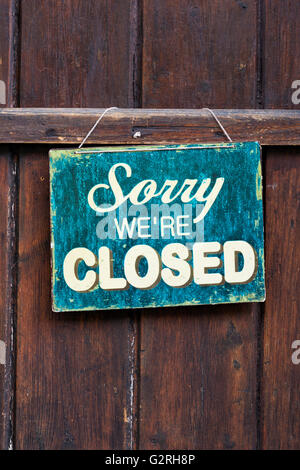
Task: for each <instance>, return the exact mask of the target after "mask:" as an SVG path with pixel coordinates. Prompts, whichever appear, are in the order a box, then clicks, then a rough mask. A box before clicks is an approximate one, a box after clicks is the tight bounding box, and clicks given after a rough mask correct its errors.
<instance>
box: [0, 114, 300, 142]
mask: <svg viewBox="0 0 300 470" xmlns="http://www.w3.org/2000/svg"><path fill="white" fill-rule="evenodd" d="M103 111H104V109H103V108H101V109H87V108H86V109H78V108H77V109H60V108H57V109H49V108H48V109H42V108H21V109H8V108H6V109H1V110H0V143H7V142H11V143H52V144H78V145H79V143H80V142H81V141H82V139H83V138H84V137H85V135H86V134H87V133H88V131H89V130H90V129H91V127H92V126H93V125H94V123H95V122H96V120H97V118H98V117H99V116H100V115H101V114H102V112H103ZM215 112H216V115H217V116H218V118H219V119H220V121H221V123H222V124H223V125H224V127H225V129H226V130H227V131H228V133H229V134H230V136H231V138H232V139H233V140H235V141H256V140H257V141H259V142H260V143H261V144H262V145H300V132H299V131H300V111H298V110H256V109H249V110H224V109H223V110H220V109H217V110H215ZM138 131H140V133H141V136H140V137H139V138H134V137H133V136H134V134H135V133H136V132H138ZM224 140H226V137H225V136H224V134H223V132H222V131H221V129H220V128H219V126H218V124H217V123H216V122H215V120H214V119H213V117H212V116H211V114H210V113H209V112H208V111H206V110H192V109H182V110H181V109H164V110H154V109H118V110H113V111H110V112H109V113H107V114H106V115H105V117H104V118H103V120H102V121H101V122H100V123H99V125H98V127H97V128H96V129H95V131H94V132H93V133H92V135H91V136H90V137H89V139H88V141H87V143H86V145H88V144H111V143H114V144H116V143H118V144H132V145H137V144H144V143H145V144H151V143H152V144H153V143H154V144H156V143H181V142H182V143H184V142H222V141H224Z"/></svg>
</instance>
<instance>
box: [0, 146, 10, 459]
mask: <svg viewBox="0 0 300 470" xmlns="http://www.w3.org/2000/svg"><path fill="white" fill-rule="evenodd" d="M9 162H10V154H9V151H8V149H7V148H3V147H2V148H1V150H0V214H1V217H0V240H1V245H0V250H1V253H0V256H1V263H0V289H1V293H2V295H1V296H0V449H1V450H3V449H5V448H7V434H8V427H9V424H8V421H9V419H8V417H7V411H8V408H7V406H6V403H5V398H6V397H7V396H8V393H9V384H10V383H9V382H7V380H6V378H7V360H9V349H10V348H9V345H8V344H7V339H8V321H7V320H8V318H7V308H6V302H7V287H8V285H7V275H8V257H7V253H8V245H9V235H8V225H9V220H8V201H9V186H8V183H9Z"/></svg>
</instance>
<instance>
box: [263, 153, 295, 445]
mask: <svg viewBox="0 0 300 470" xmlns="http://www.w3.org/2000/svg"><path fill="white" fill-rule="evenodd" d="M299 170H300V151H299V149H291V148H282V149H275V148H274V149H269V150H268V153H267V160H266V170H265V174H266V183H265V184H266V223H265V227H266V234H265V237H266V274H267V285H266V287H267V300H266V305H265V323H264V358H263V388H262V390H263V395H262V399H263V401H262V403H263V415H262V417H263V421H262V423H263V431H262V445H263V448H264V449H299V446H300V423H299V416H300V403H299V393H300V365H296V364H293V362H292V353H293V352H294V350H293V349H292V343H293V341H295V340H300V335H299V332H300V315H299V300H300V298H299V281H300V279H299V262H300V256H299V249H298V245H299V239H300V224H299V195H297V193H298V192H299V187H300V171H299Z"/></svg>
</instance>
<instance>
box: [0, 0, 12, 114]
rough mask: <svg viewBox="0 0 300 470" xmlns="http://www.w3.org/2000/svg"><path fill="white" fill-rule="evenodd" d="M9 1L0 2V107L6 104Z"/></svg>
mask: <svg viewBox="0 0 300 470" xmlns="http://www.w3.org/2000/svg"><path fill="white" fill-rule="evenodd" d="M9 4H10V2H9V0H0V10H1V16H0V107H4V106H6V103H7V84H8V68H9V54H8V50H9V20H8V19H9Z"/></svg>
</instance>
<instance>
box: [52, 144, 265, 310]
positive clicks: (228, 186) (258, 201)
mask: <svg viewBox="0 0 300 470" xmlns="http://www.w3.org/2000/svg"><path fill="white" fill-rule="evenodd" d="M120 161H122V162H125V163H127V164H128V165H129V164H130V166H131V168H132V176H131V177H130V178H127V179H126V178H125V177H124V176H122V177H123V180H122V184H124V188H125V192H126V191H127V192H128V191H129V190H131V189H132V186H133V185H134V184H137V182H139V181H142V180H145V179H154V178H155V180H156V181H157V184H158V187H162V185H163V182H164V181H165V180H166V178H169V179H173V180H174V179H176V178H177V179H178V181H179V180H180V178H189V179H192V178H197V179H198V180H199V181H200V180H203V179H205V178H206V179H207V178H211V180H212V181H215V179H216V178H217V177H222V178H224V185H223V187H222V190H221V192H220V194H219V196H218V198H217V199H216V201H215V203H214V205H213V207H212V209H211V211H210V212H209V213H208V214H207V215H206V218H205V224H206V228H205V239H204V241H217V242H219V243H220V244H221V245H222V246H223V245H224V243H225V242H226V241H230V240H233V241H234V240H245V241H247V242H248V243H249V244H251V246H253V247H254V249H255V251H256V253H257V258H258V269H257V273H256V276H255V278H254V279H253V280H252V281H251V282H249V283H247V284H229V283H227V282H224V283H223V284H220V285H208V286H203V285H197V284H196V283H194V282H191V283H190V284H188V285H187V286H186V287H182V288H179V289H177V288H170V286H168V285H167V284H165V283H164V282H163V281H160V282H159V283H158V285H156V286H155V287H153V288H151V289H144V290H143V289H136V288H133V287H132V286H129V288H128V289H126V290H125V289H124V290H122V291H112V290H103V289H100V287H99V285H98V284H96V285H95V287H94V288H93V289H91V290H90V291H88V292H84V293H80V292H76V291H74V290H72V289H70V288H69V287H68V286H67V284H66V282H65V280H64V274H63V270H62V265H63V260H64V259H65V256H66V254H67V253H68V252H69V251H70V250H72V249H73V248H76V247H86V248H87V249H88V250H90V251H91V252H92V253H94V254H97V253H98V249H99V247H100V246H101V245H103V243H104V242H103V240H100V239H99V238H98V237H97V234H96V225H97V223H98V222H99V214H98V217H97V214H96V213H95V212H94V211H93V210H92V209H91V208H90V207H89V205H88V203H87V194H88V192H89V190H90V189H91V188H92V187H93V186H94V185H96V184H98V183H105V184H107V181H108V179H107V175H108V171H109V169H110V168H111V166H112V165H113V164H115V163H116V162H120ZM180 181H181V180H180ZM50 187H51V197H50V200H51V251H52V291H53V310H54V311H58V312H62V311H81V310H87V311H89V310H90V311H91V310H101V309H109V310H114V309H120V308H121V309H128V308H144V307H147V308H155V307H158V306H164V307H172V306H180V305H181V306H192V305H202V304H218V303H232V302H235V303H239V302H261V301H263V300H264V298H265V286H264V248H263V213H262V170H261V162H260V147H259V144H258V143H253V142H252V143H251V142H247V143H228V144H227V143H221V144H203V145H201V144H189V145H168V146H132V147H128V146H124V147H98V148H90V149H84V150H82V151H80V153H79V151H78V149H72V150H70V149H61V150H51V151H50ZM102 194H103V193H102ZM102 197H103V196H102ZM105 197H106V196H105ZM105 197H104V199H103V200H101V202H105V203H111V202H112V201H111V200H109V196H107V200H106V199H105ZM157 202H158V203H160V202H161V201H160V200H157ZM149 205H150V203H149ZM174 241H175V239H170V240H168V241H166V240H163V239H154V238H149V239H147V241H145V240H142V241H141V240H138V241H137V240H134V239H130V238H129V239H126V241H124V239H105V246H108V247H109V248H110V249H111V250H112V252H113V258H114V271H115V272H114V275H115V277H122V276H123V275H124V273H123V272H122V269H123V260H124V255H125V254H126V252H127V250H129V249H130V248H131V247H132V246H133V245H134V244H137V243H147V244H149V245H150V246H151V247H153V248H154V249H155V250H156V251H157V252H158V253H159V254H160V253H161V251H162V249H163V247H164V246H165V245H166V243H172V242H174ZM176 242H178V243H179V241H178V240H176ZM184 242H185V241H181V240H180V243H184ZM220 259H221V261H222V263H223V264H224V262H223V261H224V255H223V253H221V254H220ZM95 269H98V268H95ZM221 269H223V268H221ZM240 269H241V268H240Z"/></svg>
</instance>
